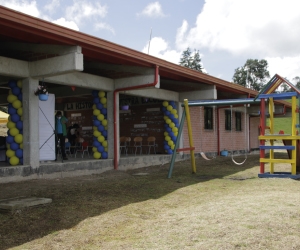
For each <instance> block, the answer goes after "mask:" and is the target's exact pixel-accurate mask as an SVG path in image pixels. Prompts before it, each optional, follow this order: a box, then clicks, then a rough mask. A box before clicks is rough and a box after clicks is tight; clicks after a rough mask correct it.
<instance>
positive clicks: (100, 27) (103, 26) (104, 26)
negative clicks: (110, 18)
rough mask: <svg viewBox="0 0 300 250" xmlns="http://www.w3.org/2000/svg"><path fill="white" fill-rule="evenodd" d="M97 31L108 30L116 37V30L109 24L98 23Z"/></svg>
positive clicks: (96, 25)
mask: <svg viewBox="0 0 300 250" xmlns="http://www.w3.org/2000/svg"><path fill="white" fill-rule="evenodd" d="M95 29H96V30H108V31H110V32H111V33H113V34H114V35H115V30H114V29H113V28H112V27H111V26H110V25H109V24H107V23H96V24H95Z"/></svg>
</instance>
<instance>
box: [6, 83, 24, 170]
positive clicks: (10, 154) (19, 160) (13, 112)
mask: <svg viewBox="0 0 300 250" xmlns="http://www.w3.org/2000/svg"><path fill="white" fill-rule="evenodd" d="M8 86H9V87H10V90H9V94H8V96H7V101H8V103H9V104H8V113H9V117H8V122H7V128H8V131H7V137H6V147H7V150H6V156H7V158H8V161H9V163H10V165H12V166H15V165H18V164H23V108H22V81H20V80H19V81H9V82H8Z"/></svg>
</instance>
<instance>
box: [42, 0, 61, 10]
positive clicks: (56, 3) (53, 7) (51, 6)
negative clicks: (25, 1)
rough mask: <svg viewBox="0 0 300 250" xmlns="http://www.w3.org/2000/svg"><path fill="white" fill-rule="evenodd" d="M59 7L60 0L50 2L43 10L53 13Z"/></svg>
mask: <svg viewBox="0 0 300 250" xmlns="http://www.w3.org/2000/svg"><path fill="white" fill-rule="evenodd" d="M59 6H60V0H52V1H51V3H49V4H47V5H45V6H44V9H45V10H47V11H49V12H51V13H53V11H54V10H56V9H57V8H58V7H59Z"/></svg>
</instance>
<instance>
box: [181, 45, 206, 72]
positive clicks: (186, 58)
mask: <svg viewBox="0 0 300 250" xmlns="http://www.w3.org/2000/svg"><path fill="white" fill-rule="evenodd" d="M179 65H181V66H183V67H186V68H190V69H194V70H197V71H199V72H202V69H203V67H202V64H201V57H200V54H199V51H198V50H194V53H192V51H191V49H190V48H187V49H186V50H185V51H183V52H182V55H181V58H180V62H179Z"/></svg>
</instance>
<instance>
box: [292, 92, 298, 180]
mask: <svg viewBox="0 0 300 250" xmlns="http://www.w3.org/2000/svg"><path fill="white" fill-rule="evenodd" d="M296 110H297V99H296V96H292V136H293V139H292V145H293V146H294V148H295V149H294V150H292V159H293V163H292V171H291V172H292V174H293V175H295V174H296V165H297V140H296V139H295V138H294V137H295V136H296V123H297V113H296Z"/></svg>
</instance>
